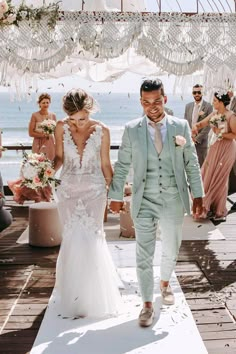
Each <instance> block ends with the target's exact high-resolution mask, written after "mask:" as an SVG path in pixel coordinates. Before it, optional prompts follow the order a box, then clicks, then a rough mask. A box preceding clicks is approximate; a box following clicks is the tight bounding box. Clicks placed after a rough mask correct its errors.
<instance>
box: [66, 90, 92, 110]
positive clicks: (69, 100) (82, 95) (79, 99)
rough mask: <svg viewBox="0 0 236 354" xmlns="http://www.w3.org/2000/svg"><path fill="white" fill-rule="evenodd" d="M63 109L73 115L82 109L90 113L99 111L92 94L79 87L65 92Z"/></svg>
mask: <svg viewBox="0 0 236 354" xmlns="http://www.w3.org/2000/svg"><path fill="white" fill-rule="evenodd" d="M63 109H64V111H65V112H66V113H67V114H68V115H69V116H71V115H73V114H75V113H76V112H79V111H81V110H82V109H84V110H85V111H87V112H88V113H95V112H97V111H98V105H97V102H96V101H95V100H94V98H93V97H92V96H90V95H89V94H87V92H85V91H84V90H82V89H80V88H79V89H72V90H70V91H68V92H67V93H66V94H65V96H64V97H63Z"/></svg>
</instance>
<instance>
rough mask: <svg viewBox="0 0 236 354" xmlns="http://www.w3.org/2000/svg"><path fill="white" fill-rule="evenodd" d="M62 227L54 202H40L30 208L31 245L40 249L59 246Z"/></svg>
mask: <svg viewBox="0 0 236 354" xmlns="http://www.w3.org/2000/svg"><path fill="white" fill-rule="evenodd" d="M61 240H62V226H61V223H60V218H59V214H58V210H57V205H56V203H54V202H40V203H35V204H32V205H30V206H29V244H30V245H31V246H39V247H54V246H59V245H60V244H61Z"/></svg>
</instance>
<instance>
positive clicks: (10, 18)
mask: <svg viewBox="0 0 236 354" xmlns="http://www.w3.org/2000/svg"><path fill="white" fill-rule="evenodd" d="M15 20H16V14H10V15H8V16H7V18H6V19H5V20H4V21H3V22H4V23H9V24H11V23H13V22H14V21H15Z"/></svg>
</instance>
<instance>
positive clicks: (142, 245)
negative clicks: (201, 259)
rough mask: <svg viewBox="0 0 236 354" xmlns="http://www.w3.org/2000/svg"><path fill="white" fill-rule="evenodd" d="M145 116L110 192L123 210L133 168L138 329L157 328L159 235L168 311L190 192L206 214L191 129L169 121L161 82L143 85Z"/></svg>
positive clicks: (132, 128) (130, 135)
mask: <svg viewBox="0 0 236 354" xmlns="http://www.w3.org/2000/svg"><path fill="white" fill-rule="evenodd" d="M140 102H141V105H142V107H143V109H144V112H145V116H144V117H141V118H138V119H135V120H133V121H131V122H129V123H128V124H127V125H126V127H125V130H124V134H123V138H122V144H121V147H120V149H119V153H118V161H117V162H116V163H115V170H114V176H113V180H112V183H111V186H110V191H109V197H110V198H111V203H110V209H111V211H113V212H114V213H119V212H120V210H122V209H123V190H124V185H125V182H126V177H127V175H128V173H129V169H130V166H131V165H132V167H133V171H134V174H133V176H134V177H133V185H132V203H131V216H132V218H133V222H134V227H135V235H136V263H137V275H138V283H139V286H140V290H141V295H142V300H143V308H142V310H141V312H140V315H139V324H140V326H143V327H147V326H150V325H151V324H152V323H153V319H154V309H153V290H154V279H153V258H154V252H155V243H156V232H157V227H158V223H159V227H160V230H161V234H162V259H161V274H160V279H161V280H160V290H161V296H162V302H163V303H164V304H165V305H173V304H174V301H175V299H174V294H173V291H172V289H171V287H170V284H169V281H170V278H171V275H172V272H173V270H174V267H175V264H176V260H177V257H178V252H179V247H180V244H181V240H182V225H183V218H184V212H185V210H186V211H187V212H188V213H189V214H190V202H189V192H188V191H189V188H188V185H190V188H191V191H192V196H193V213H194V215H198V214H199V213H201V211H202V207H201V206H202V196H203V188H202V182H201V173H200V167H199V163H198V159H197V154H196V149H195V146H194V144H193V141H192V139H191V132H190V129H189V126H188V123H187V122H186V121H185V120H184V119H178V118H176V117H171V116H169V115H167V114H166V113H165V111H164V106H165V102H166V95H165V92H164V87H163V84H162V82H161V81H160V80H159V79H157V80H145V81H144V82H143V83H142V85H141V88H140Z"/></svg>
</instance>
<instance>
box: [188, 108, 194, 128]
mask: <svg viewBox="0 0 236 354" xmlns="http://www.w3.org/2000/svg"><path fill="white" fill-rule="evenodd" d="M193 108H194V102H192V103H191V105H190V107H189V115H188V122H189V126H190V127H191V126H192V117H193Z"/></svg>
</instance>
